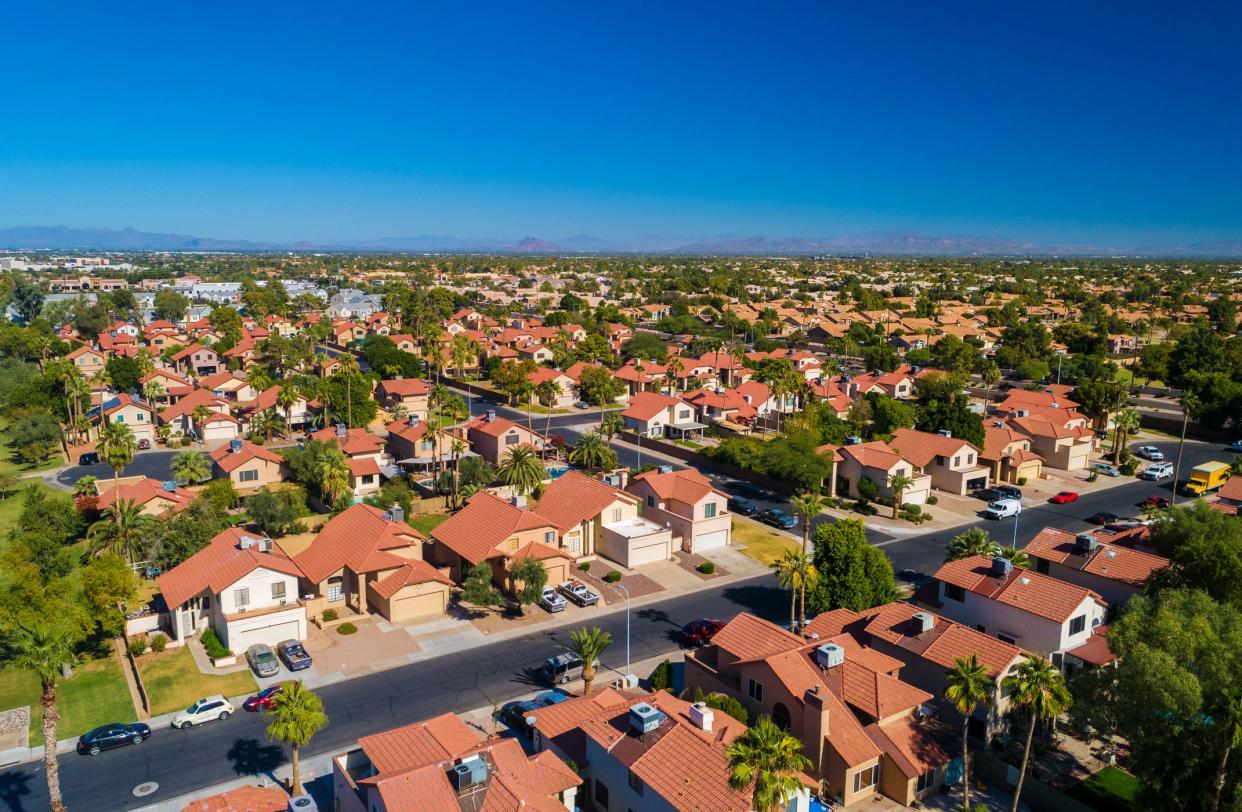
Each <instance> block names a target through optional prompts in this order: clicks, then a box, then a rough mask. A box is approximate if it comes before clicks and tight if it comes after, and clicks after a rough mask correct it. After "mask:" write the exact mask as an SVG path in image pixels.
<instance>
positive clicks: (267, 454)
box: [210, 440, 285, 474]
mask: <svg viewBox="0 0 1242 812" xmlns="http://www.w3.org/2000/svg"><path fill="white" fill-rule="evenodd" d="M241 444H242V445H241V450H240V451H236V452H235V451H233V450H232V446H231V445H222V446H220V447H219V448H217V449H216V450H214V451H212V452H210V456H211V458H212V459H213V460H214V461H215V463H216V465H218V466H220V470H222V471H224V473H226V474H231V473H232V472H233V471H235V470H237V468H238V467H240V466H242V465H245V464H246V463H248V462H250V461H251V460H253V459H260V460H265V461H267V462H271V463H275V464H277V465H280V464H281V463H283V462H284V461H285V458H284V457H282V456H280V455H279V454H277V453H276V452H275V451H269V450H268V449H266V448H264V447H263V446H259V445H255V444H254V443H252V442H250V441H249V440H242V441H241Z"/></svg>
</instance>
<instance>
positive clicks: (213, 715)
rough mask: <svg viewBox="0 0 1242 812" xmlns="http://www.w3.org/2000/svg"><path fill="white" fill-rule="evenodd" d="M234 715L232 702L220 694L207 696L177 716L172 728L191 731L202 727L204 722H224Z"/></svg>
mask: <svg viewBox="0 0 1242 812" xmlns="http://www.w3.org/2000/svg"><path fill="white" fill-rule="evenodd" d="M232 713H233V703H232V702H230V701H228V700H227V699H225V698H224V697H222V696H220V695H219V694H216V695H215V696H205V697H203V698H202V699H200V700H198V701H197V702H195V703H194V704H193V705H191V706H190V707H188V708H186V709H185V710H183V711H181V712H180V713H178V714H175V715H174V716H173V718H172V726H173V727H177V728H181V729H182V730H189V729H190V728H191V727H193V726H194V725H201V724H203V723H204V722H214V721H216V720H219V721H221V722H223V721H224V720H225V719H227V718H229V716H230V715H231V714H232Z"/></svg>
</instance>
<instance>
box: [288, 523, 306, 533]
mask: <svg viewBox="0 0 1242 812" xmlns="http://www.w3.org/2000/svg"><path fill="white" fill-rule="evenodd" d="M306 531H307V527H306V524H305V523H303V522H300V521H299V522H294V523H293V524H291V525H289V526H288V527H286V528H285V535H287V536H298V535H301V534H302V533H305V532H306Z"/></svg>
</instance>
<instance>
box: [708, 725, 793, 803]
mask: <svg viewBox="0 0 1242 812" xmlns="http://www.w3.org/2000/svg"><path fill="white" fill-rule="evenodd" d="M725 758H727V759H728V761H729V786H730V787H732V788H733V789H734V790H739V791H740V790H745V789H749V790H750V795H751V803H752V804H753V805H754V808H755V809H756V810H759V811H760V812H776V811H777V810H780V809H784V808H785V806H786V804H788V803H789V800H790V799H791V798H793V797H794V796H795V795H797V794H798V793H799V792H801V791H802V790H803V786H802V779H801V778H800V777H799V773H801V772H803V771H805V770H809V769H810V768H811V766H812V764H811V760H810V759H808V758H807V757H806V756H805V755H803V754H802V742H800V741H799V740H798V739H797V737H795V736H792V735H790V734H789V733H788V732H786V731H784V730H781V729H780V728H779V727H777V726H776V724H775V723H774V722H773V721H772V719H771V718H770V717H768V716H760V717H759V719H758V721H756V722H755V724H754V726H753V727H750V728H748V729H747V730H746V732H745V733H743V734H742V735H740V736H738V737H737V738H736V739H734V740H733V741H732V742H730V743H729V746H728V747H726V748H725Z"/></svg>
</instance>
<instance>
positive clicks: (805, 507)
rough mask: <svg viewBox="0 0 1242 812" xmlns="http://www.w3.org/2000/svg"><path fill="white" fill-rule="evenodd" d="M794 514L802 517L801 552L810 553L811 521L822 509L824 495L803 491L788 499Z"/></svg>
mask: <svg viewBox="0 0 1242 812" xmlns="http://www.w3.org/2000/svg"><path fill="white" fill-rule="evenodd" d="M789 504H790V505H791V506H792V507H793V510H794V514H795V515H796V516H800V517H802V552H804V553H806V554H807V555H808V556H809V555H811V523H812V522H813V521H814V519H815V517H816V516H818V515H819V514H820V512H821V511H823V509H824V504H825V503H824V497H822V496H820V495H819V494H817V493H815V492H813V491H803V492H802V493H799V494H796V495H795V496H794V497H793V499H790V500H789Z"/></svg>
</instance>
